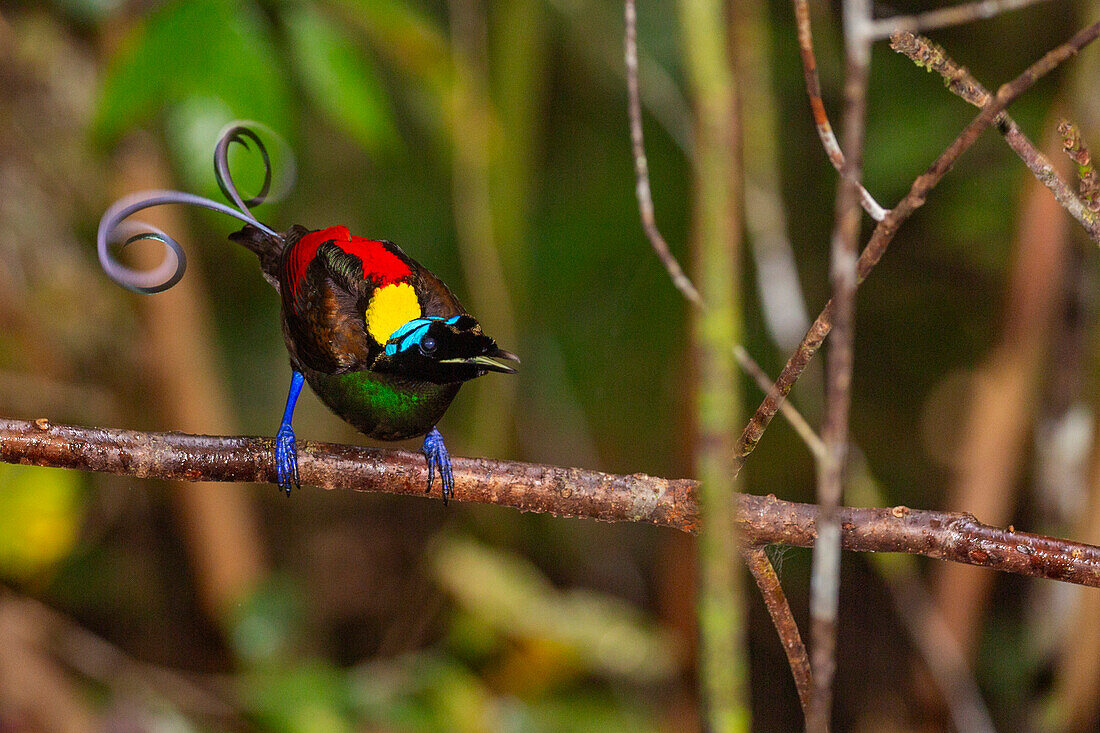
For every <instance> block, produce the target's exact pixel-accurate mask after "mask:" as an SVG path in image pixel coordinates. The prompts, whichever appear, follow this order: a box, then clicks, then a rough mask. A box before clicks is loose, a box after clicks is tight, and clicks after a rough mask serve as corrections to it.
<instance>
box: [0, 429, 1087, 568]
mask: <svg viewBox="0 0 1100 733" xmlns="http://www.w3.org/2000/svg"><path fill="white" fill-rule="evenodd" d="M274 454H275V441H274V439H272V438H259V437H249V436H216V435H213V436H212V435H188V434H186V433H143V432H137V431H133V430H120V429H117V428H85V427H77V426H71V425H51V424H50V422H49V421H48V420H46V419H45V418H40V419H38V420H36V421H34V422H31V421H29V420H13V419H9V418H0V461H2V462H5V463H18V464H22V465H34V466H53V467H56V468H72V469H79V470H83V471H101V472H105V473H115V474H121V475H126V476H134V477H136V478H158V479H170V480H181V481H246V482H252V483H267V484H277V482H278V481H277V478H276V475H275V461H274ZM298 460H299V463H300V468H301V475H302V483H305V484H309V485H312V486H316V487H318V488H322V489H342V490H352V491H368V492H385V493H389V494H403V495H407V496H421V497H422V496H424V486H425V484H426V483H427V478H428V475H427V468H426V467H425V465H424V456H423V455H422V454H420V453H412V452H409V451H391V450H382V449H379V448H361V447H357V446H351V445H338V444H334V443H314V442H312V441H302V442H301V443H300V444H299V446H298ZM452 462H453V464H454V476H455V496H454V501H458V502H463V501H466V502H478V503H481V504H494V505H497V506H506V507H512V508H513V509H519V510H520V511H525V512H542V513H546V514H552V515H554V516H562V517H583V518H588V519H597V520H601V521H605V522H647V523H650V524H655V525H659V526H663V527H670V528H672V529H677V530H680V531H682V532H692V533H694V532H697V531H698V530H699V512H698V506H697V504H696V498H695V495H696V490H697V488H698V482H696V481H692V480H690V479H665V478H658V477H654V476H646V475H645V474H640V473H638V474H632V475H630V476H622V475H615V474H607V473H601V472H599V471H588V470H585V469H580V468H565V467H560V466H547V465H541V464H534V463H520V462H517V461H495V460H490V459H487V458H457V457H455V458H452ZM736 501H737V515H738V522H737V523H738V531H739V532H740V534H741V537H742V538H743V540H744V541H745V542H746V543H747V544H755V545H772V544H782V545H793V546H796V547H812V546H813V544H814V541H815V539H816V536H817V529H816V522H817V517H818V508H817V507H816V506H814V505H812V504H799V503H795V502H789V501H782V500H780V499H777V498H775V497H774V496H770V495H769V496H755V495H752V494H738V495H737V497H736ZM840 518H841V540H842V542H843V546H844V549H846V550H851V551H854V552H904V553H908V554H912V555H924V556H925V557H932V558H936V559H939V560H949V561H951V562H958V563H964V564H967V565H980V566H982V567H988V568H993V569H995V570H1000V571H1002V572H1007V573H1016V574H1018V575H1027V576H1030V577H1035V578H1049V579H1051V580H1061V581H1065V582H1067V583H1076V584H1078V585H1087V586H1092V587H1096V588H1100V547H1097V546H1094V545H1088V544H1085V543H1082V542H1074V541H1072V540H1065V539H1057V538H1051V537H1042V536H1040V535H1034V534H1029V533H1027V532H1017V531H1015V530H1006V529H1001V528H998V527H990V526H988V525H985V524H982V523H981V522H979V521H978V520H977V519H975V518H974V517H973V516H971V515H969V514H960V513H953V512H935V511H921V510H916V509H908V508H906V507H902V506H897V507H893V508H884V509H863V508H844V509H841V511H840Z"/></svg>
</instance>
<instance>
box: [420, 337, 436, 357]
mask: <svg viewBox="0 0 1100 733" xmlns="http://www.w3.org/2000/svg"><path fill="white" fill-rule="evenodd" d="M420 351H421V352H423V353H425V354H430V353H432V352H433V351H435V339H434V338H432V337H431V336H425V337H424V338H422V339H421V340H420Z"/></svg>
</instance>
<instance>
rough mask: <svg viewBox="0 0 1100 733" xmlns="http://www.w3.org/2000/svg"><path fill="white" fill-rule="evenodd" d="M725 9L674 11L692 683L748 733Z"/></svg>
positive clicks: (721, 727) (699, 3)
mask: <svg viewBox="0 0 1100 733" xmlns="http://www.w3.org/2000/svg"><path fill="white" fill-rule="evenodd" d="M725 7H726V6H725V3H724V2H723V1H722V0H684V2H682V3H681V4H680V17H681V23H682V26H683V42H684V49H685V55H686V66H687V75H688V79H689V81H690V84H691V87H692V92H693V97H694V99H693V102H694V109H695V119H696V134H695V141H696V143H695V145H696V147H695V156H694V161H695V171H694V174H695V192H694V214H693V217H694V223H693V226H694V233H693V242H694V247H695V252H696V256H695V265H696V282H697V283H698V284H699V292H700V295H701V296H702V298H703V300H704V301H705V302H706V303H707V306H708V307H707V308H705V309H695V311H694V313H693V316H694V318H693V320H692V326H693V330H692V351H693V356H694V358H695V361H696V364H697V371H696V373H697V374H698V375H699V377H698V384H697V388H696V389H697V394H696V400H695V404H696V411H697V428H698V429H697V434H698V441H697V445H696V453H695V462H696V473H697V475H698V477H699V480H700V484H701V488H700V491H699V503H700V512H701V515H702V520H703V533H702V537H701V539H700V545H699V547H700V581H701V588H700V598H699V624H700V635H701V670H700V674H701V678H702V685H703V693H704V696H705V699H706V704H707V715H708V719H709V726H708V727H709V729H710V730H712V731H715V732H716V733H724V732H726V731H747V730H748V729H749V710H748V704H747V697H748V685H747V682H746V678H747V663H746V652H745V644H744V626H745V624H744V610H743V604H742V590H741V585H740V574H739V572H738V567H737V547H738V538H737V532H736V525H735V522H734V520H735V516H734V503H733V501H732V499H733V495H734V465H733V446H734V444H733V437H734V435H735V433H734V430H735V429H736V425H737V420H738V414H737V413H738V405H739V403H740V398H739V394H738V390H737V380H736V373H735V364H734V359H733V354H732V351H731V349H730V345H731V344H735V343H737V342H738V341H739V340H740V335H741V334H740V322H741V312H740V307H741V304H740V294H739V292H738V284H739V282H740V269H739V255H740V233H741V222H740V217H739V213H740V209H741V191H740V180H741V166H740V159H739V157H740V156H739V153H738V147H737V140H738V129H737V109H736V95H735V92H734V81H733V76H732V73H731V70H730V64H729V51H728V40H727V32H726V29H727V28H728V22H727V17H726V13H725Z"/></svg>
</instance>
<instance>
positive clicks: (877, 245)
mask: <svg viewBox="0 0 1100 733" xmlns="http://www.w3.org/2000/svg"><path fill="white" fill-rule="evenodd" d="M1098 34H1100V22H1098V23H1093V24H1092V25H1090V26H1088V27H1086V28H1084V29H1082V30H1081V31H1078V32H1077V33H1076V34H1074V35H1073V37H1072V38H1070V39H1069V40H1068V41H1066V42H1065V43H1063V44H1062V45H1060V46H1058V47H1057V48H1055V49H1054V50H1052V51H1051V52H1049V53H1048V54H1046V55H1045V56H1043V57H1042V58H1041V59H1039V60H1038V61H1036V62H1035V63H1034V64H1032V65H1031V66H1030V67H1028V68H1027V69H1026V70H1025V71H1024V72H1023V73H1022V74H1020V75H1019V76H1018V77H1016V78H1015V79H1013V80H1012V81H1011V82H1008V83H1007V84H1004V85H1002V86H1001V88H1000V89H999V90H998V91H997V94H996V96H994V97H992V98H991V99H990V100H989V102H987V103H986V105H985V106H984V107H983V108H982V111H981V113H979V114H978V116H977V117H975V118H974V120H973V121H971V123H970V124H969V125H967V126H966V128H965V129H964V130H963V131H962V132H961V133H960V134H959V136H958V137H956V138H955V140H954V142H952V143H951V144H950V145H949V146H948V147H947V149H946V150H944V151H943V152H942V153H941V154H940V156H939V157H938V158H936V160H935V162H933V163H932V165H931V167H929V169H928V170H927V171H925V172H924V173H923V174H921V175H920V176H917V178H916V180H914V181H913V184H912V186H910V188H909V192H908V193H907V194H906V195H905V197H904V198H903V199H902V200H901V201H900V202H899V203H898V205H897V206H895V207H894V208H893V209H892V210H891V211H890V212H889V213H888V214H887V215H886V218H885V219H883V220H882V221H880V222H879V223H878V226H876V227H875V230H874V232H873V233H872V234H871V239H870V241H869V242H868V243H867V246H866V247H864V249H863V252H862V253H861V254H860V257H859V264H858V267H859V281H860V282H862V281H863V280H865V279H866V278H867V275H869V274H870V272H871V270H873V269H874V267H875V265H877V264H878V262H879V260H880V259H882V256H883V255H884V254H885V253H886V248H887V247H888V246H889V245H890V242H891V241H893V238H894V235H895V234H896V233H897V230H898V227H899V226H901V224H902V223H903V222H904V221H905V220H906V219H908V218H909V216H910V215H912V213H913V212H914V211H916V210H917V209H918V208H920V207H921V206H923V205H924V202H925V199H926V198H927V196H928V194H929V193H930V192H931V191H932V189H933V188H935V187H936V185H937V184H938V183H939V182H940V181H941V180H942V179H943V177H944V175H946V174H947V171H949V170H950V169H951V167H952V166H953V165H954V164H955V161H956V160H958V158H959V156H960V155H962V154H963V153H964V152H965V151H966V150H968V149H969V148H970V146H971V145H973V144H974V143H975V142H976V141H977V139H978V137H979V136H980V135H981V134H982V132H984V131H985V130H986V128H988V127H989V126H990V125H991V124H993V122H994V120H995V118H996V116H997V115H998V114H1000V113H1001V112H1002V111H1004V109H1005V107H1007V106H1008V105H1009V104H1011V103H1012V101H1013V100H1015V99H1016V98H1017V97H1019V96H1020V95H1021V94H1023V93H1024V92H1026V91H1027V90H1028V89H1029V88H1030V87H1031V85H1032V84H1034V83H1035V82H1036V81H1038V80H1039V79H1040V78H1041V77H1043V76H1045V75H1046V74H1048V73H1049V72H1050V71H1051V70H1052V69H1054V68H1056V67H1057V66H1058V65H1059V64H1061V63H1062V62H1064V61H1065V60H1066V59H1068V58H1069V57H1071V56H1073V55H1074V54H1076V53H1077V52H1078V51H1079V50H1081V49H1082V48H1083V47H1085V46H1086V45H1088V44H1089V43H1091V42H1092V41H1094V40H1096V37H1097V35H1098ZM832 309H833V305H832V302H831V301H830V302H829V303H826V304H825V307H824V308H823V309H822V311H821V313H820V314H818V316H817V319H816V320H815V321H814V322H813V324H811V325H810V329H809V331H807V332H806V336H805V337H804V338H803V339H802V343H801V344H800V345H799V347H798V349H796V350H795V352H794V353H793V354H792V355H791V357H790V359H788V360H787V364H786V366H784V367H783V371H781V372H780V373H779V376H778V377H777V378H776V381H775V384H774V385H772V388H771V390H770V391H769V392H768V395H767V396H766V397H765V398H764V401H763V402H762V403H761V404H760V406H759V407H758V408H757V409H756V412H755V413H753V416H752V419H751V420H750V421H749V423H748V425H746V426H745V429H744V431H743V432H742V433H741V440H740V441H739V442H738V451H737V452H738V455H739V457H740V458H741V461H742V462H743V461H744V459H745V458H746V457H748V455H749V454H750V453H752V451H753V450H754V449H755V448H756V445H757V443H759V442H760V437H761V436H762V435H763V434H764V430H766V429H767V427H768V424H769V423H770V422H771V420H772V418H773V417H775V413H776V411H777V410H778V409H779V403H780V402H782V401H783V399H784V398H785V397H786V396H787V394H788V393H789V392H790V391H791V387H793V386H794V384H795V382H797V381H798V378H799V376H801V374H802V372H803V370H805V368H806V365H807V364H808V363H809V361H810V359H812V358H813V356H814V354H816V353H817V350H818V348H820V346H821V343H822V342H823V341H824V340H825V337H826V336H827V335H828V334H829V330H830V329H831V328H832Z"/></svg>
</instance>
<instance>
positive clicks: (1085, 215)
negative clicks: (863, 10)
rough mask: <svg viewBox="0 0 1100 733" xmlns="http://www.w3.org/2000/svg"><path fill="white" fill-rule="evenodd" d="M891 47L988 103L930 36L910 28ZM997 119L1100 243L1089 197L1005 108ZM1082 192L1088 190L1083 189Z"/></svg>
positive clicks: (1099, 221) (976, 101)
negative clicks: (1074, 187)
mask: <svg viewBox="0 0 1100 733" xmlns="http://www.w3.org/2000/svg"><path fill="white" fill-rule="evenodd" d="M890 48H892V49H894V50H895V51H897V52H899V53H902V54H905V55H906V56H908V57H909V58H910V59H911V60H912V61H913V62H914V63H915V64H917V65H918V66H921V67H923V68H925V69H928V70H929V71H934V72H936V73H937V74H939V75H940V76H942V77H943V78H944V81H946V82H947V88H948V89H949V90H950V91H951V92H953V93H954V94H956V95H958V96H959V97H961V98H963V99H965V100H966V101H967V102H970V104H972V105H974V106H975V107H984V106H985V105H986V103H987V102H988V101H989V98H990V96H991V95H990V94H989V92H988V91H986V89H985V87H983V86H982V85H981V83H980V82H979V81H978V80H977V79H975V78H974V77H973V76H972V75H971V74H970V72H969V71H967V70H966V69H965V68H964V67H961V66H959V65H958V64H956V63H955V62H954V61H953V60H952V59H951V57H949V56H948V55H947V52H946V51H944V50H943V48H941V47H940V46H938V45H937V44H935V43H933V42H932V41H930V40H928V39H927V38H924V37H923V36H916V35H913V34H912V33H908V32H901V33H895V34H894V35H892V36H891V37H890ZM993 122H994V124H995V125H996V126H997V129H998V130H999V131H1000V132H1001V134H1002V135H1004V138H1005V142H1007V143H1008V146H1009V147H1010V148H1012V150H1013V151H1015V153H1016V154H1017V155H1018V156H1019V157H1020V160H1022V161H1023V162H1024V164H1025V165H1026V166H1027V168H1028V170H1030V171H1031V172H1032V174H1033V175H1034V176H1035V178H1036V179H1038V181H1039V182H1040V183H1042V184H1043V185H1044V186H1046V187H1047V188H1048V189H1050V192H1051V193H1053V194H1054V198H1055V200H1056V201H1057V202H1058V203H1059V204H1061V206H1062V208H1064V209H1065V210H1066V211H1067V212H1069V214H1070V216H1072V217H1073V218H1074V219H1076V220H1077V221H1078V223H1080V224H1081V226H1083V227H1084V228H1085V231H1086V232H1088V234H1089V236H1090V237H1091V238H1092V239H1093V240H1094V241H1096V242H1098V243H1100V216H1097V215H1096V211H1094V210H1090V207H1089V206H1088V205H1087V204H1086V202H1087V201H1088V199H1086V200H1085V201H1082V199H1081V198H1080V197H1078V196H1077V194H1075V193H1074V192H1073V190H1072V189H1071V188H1070V187H1069V185H1068V184H1067V183H1066V182H1065V181H1064V180H1063V179H1062V177H1061V176H1060V175H1058V171H1056V170H1055V169H1054V166H1053V165H1052V164H1051V162H1050V160H1049V159H1048V158H1047V157H1046V156H1045V155H1043V153H1042V152H1041V151H1040V150H1039V149H1038V148H1036V147H1035V144H1034V143H1032V142H1031V140H1029V139H1028V137H1027V135H1025V134H1024V133H1023V131H1022V130H1020V128H1019V126H1018V125H1017V124H1016V121H1015V120H1013V119H1012V117H1010V116H1009V115H1008V113H1006V112H1002V113H1001V114H999V115H997V117H996V118H994V120H993ZM1082 193H1084V191H1083V190H1082ZM1097 206H1098V207H1100V201H1098V202H1097Z"/></svg>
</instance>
